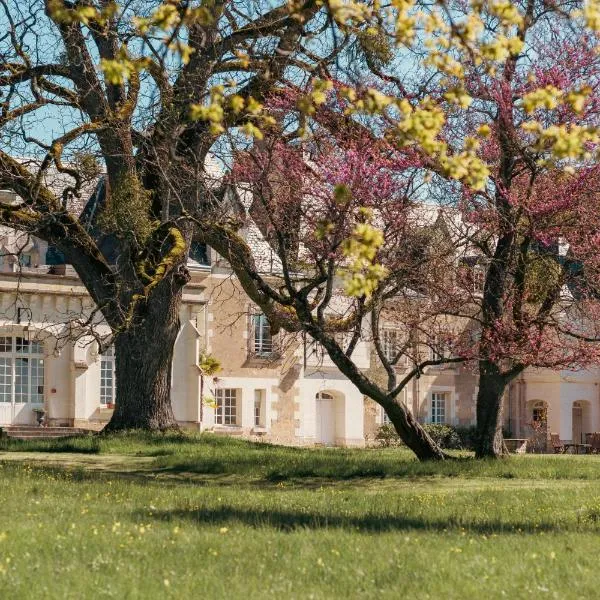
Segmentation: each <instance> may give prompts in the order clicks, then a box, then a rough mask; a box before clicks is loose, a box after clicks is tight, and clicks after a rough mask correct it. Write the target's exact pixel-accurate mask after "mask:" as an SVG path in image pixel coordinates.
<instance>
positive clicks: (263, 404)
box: [253, 389, 267, 429]
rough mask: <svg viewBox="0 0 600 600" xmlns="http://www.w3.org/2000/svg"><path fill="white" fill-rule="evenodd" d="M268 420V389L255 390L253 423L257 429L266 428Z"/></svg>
mask: <svg viewBox="0 0 600 600" xmlns="http://www.w3.org/2000/svg"><path fill="white" fill-rule="evenodd" d="M266 422H267V390H265V389H255V390H254V407H253V423H254V428H255V429H264V428H266Z"/></svg>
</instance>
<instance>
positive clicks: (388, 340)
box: [380, 327, 406, 366]
mask: <svg viewBox="0 0 600 600" xmlns="http://www.w3.org/2000/svg"><path fill="white" fill-rule="evenodd" d="M380 343H381V350H382V351H383V355H384V356H385V359H386V360H387V361H388V362H390V363H392V364H396V365H399V366H401V365H405V364H406V356H405V355H400V356H398V355H399V353H400V352H401V351H402V347H403V346H404V345H405V344H406V337H405V336H404V335H403V333H402V331H400V330H399V329H394V328H392V327H384V328H383V329H382V330H381V332H380ZM396 358H398V360H397V361H396ZM394 361H396V362H395V363H394Z"/></svg>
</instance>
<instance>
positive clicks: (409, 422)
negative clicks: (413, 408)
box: [384, 402, 448, 460]
mask: <svg viewBox="0 0 600 600" xmlns="http://www.w3.org/2000/svg"><path fill="white" fill-rule="evenodd" d="M384 408H385V412H386V414H387V416H388V417H389V419H390V421H391V422H392V425H393V426H394V429H395V430H396V433H397V434H398V435H399V436H400V439H401V440H402V441H403V442H404V443H405V444H406V445H407V446H408V447H409V448H410V449H411V450H412V451H413V452H414V453H415V454H416V456H417V458H418V459H419V460H444V459H446V458H448V457H447V455H446V454H445V453H444V452H443V450H442V449H441V448H440V447H439V446H438V445H437V444H436V443H435V442H434V441H433V440H432V439H431V437H430V435H429V434H428V433H427V432H426V431H425V430H424V429H423V427H421V425H420V423H419V422H418V421H417V420H416V419H415V417H414V415H413V414H412V412H410V411H409V410H407V409H405V408H403V407H402V406H400V405H399V404H398V403H397V402H391V403H389V404H386V405H385V407H384Z"/></svg>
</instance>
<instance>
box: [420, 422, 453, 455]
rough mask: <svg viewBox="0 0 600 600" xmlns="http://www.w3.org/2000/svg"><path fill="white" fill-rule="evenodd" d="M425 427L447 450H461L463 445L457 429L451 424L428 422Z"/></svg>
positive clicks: (438, 443) (435, 440)
mask: <svg viewBox="0 0 600 600" xmlns="http://www.w3.org/2000/svg"><path fill="white" fill-rule="evenodd" d="M423 429H425V431H426V432H427V433H428V434H429V435H430V436H431V438H432V439H433V441H434V442H435V443H436V444H437V445H438V446H440V448H444V449H447V450H461V449H462V447H463V446H462V441H461V439H460V436H459V435H458V433H457V432H456V429H455V428H454V427H451V426H450V425H435V424H433V423H427V424H425V425H423Z"/></svg>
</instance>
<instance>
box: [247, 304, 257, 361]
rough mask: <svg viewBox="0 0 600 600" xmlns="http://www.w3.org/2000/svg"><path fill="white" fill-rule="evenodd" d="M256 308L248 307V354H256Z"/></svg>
mask: <svg viewBox="0 0 600 600" xmlns="http://www.w3.org/2000/svg"><path fill="white" fill-rule="evenodd" d="M255 315H256V310H254V308H253V307H252V306H250V307H249V308H248V316H247V328H248V340H247V342H248V348H247V351H248V356H254V354H255V353H254V316H255Z"/></svg>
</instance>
